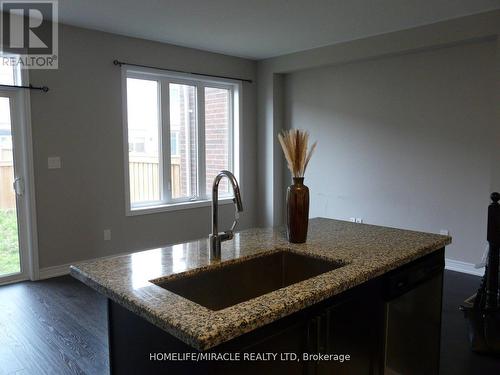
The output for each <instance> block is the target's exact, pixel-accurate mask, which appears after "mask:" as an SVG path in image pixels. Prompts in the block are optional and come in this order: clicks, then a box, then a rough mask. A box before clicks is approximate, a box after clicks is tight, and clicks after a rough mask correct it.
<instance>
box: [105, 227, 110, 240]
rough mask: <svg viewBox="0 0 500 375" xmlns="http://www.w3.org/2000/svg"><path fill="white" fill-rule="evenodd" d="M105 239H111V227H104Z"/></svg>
mask: <svg viewBox="0 0 500 375" xmlns="http://www.w3.org/2000/svg"><path fill="white" fill-rule="evenodd" d="M104 241H111V229H104Z"/></svg>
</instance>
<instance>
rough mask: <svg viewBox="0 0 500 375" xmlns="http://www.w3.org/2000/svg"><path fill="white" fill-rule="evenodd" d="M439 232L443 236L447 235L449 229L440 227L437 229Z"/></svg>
mask: <svg viewBox="0 0 500 375" xmlns="http://www.w3.org/2000/svg"><path fill="white" fill-rule="evenodd" d="M439 234H442V235H443V236H449V235H450V231H449V230H448V229H441V230H440V231H439Z"/></svg>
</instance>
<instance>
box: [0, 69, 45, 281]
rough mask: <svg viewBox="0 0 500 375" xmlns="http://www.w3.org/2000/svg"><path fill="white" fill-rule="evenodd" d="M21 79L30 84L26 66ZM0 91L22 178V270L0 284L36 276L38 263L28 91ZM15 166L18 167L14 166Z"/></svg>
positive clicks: (17, 174)
mask: <svg viewBox="0 0 500 375" xmlns="http://www.w3.org/2000/svg"><path fill="white" fill-rule="evenodd" d="M20 81H21V82H20V83H19V82H16V84H17V85H19V84H21V85H26V86H27V85H29V83H28V82H29V75H28V71H27V70H26V69H21V72H20ZM0 92H1V93H2V94H7V96H9V97H10V98H11V123H12V124H14V122H17V125H18V126H17V127H16V129H15V130H14V126H12V131H13V132H14V131H16V132H17V133H16V136H15V139H14V137H13V145H14V147H13V152H14V154H15V155H14V160H15V163H16V165H17V166H18V167H17V168H14V173H15V178H17V177H21V178H22V179H23V185H24V193H23V195H22V196H21V197H18V196H17V195H16V206H17V212H18V232H19V256H20V263H21V264H20V266H21V272H20V273H16V274H13V275H8V276H5V277H0V285H3V284H9V283H13V282H18V281H23V280H28V279H30V280H38V279H39V263H38V233H37V222H36V204H35V174H34V167H33V164H34V163H33V138H32V129H31V105H30V91H29V90H26V89H20V88H15V87H3V88H1V89H0ZM16 169H17V170H16Z"/></svg>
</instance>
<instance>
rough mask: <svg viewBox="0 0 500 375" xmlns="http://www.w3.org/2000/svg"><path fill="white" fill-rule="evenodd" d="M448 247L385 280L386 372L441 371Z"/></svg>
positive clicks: (395, 374)
mask: <svg viewBox="0 0 500 375" xmlns="http://www.w3.org/2000/svg"><path fill="white" fill-rule="evenodd" d="M443 270H444V250H440V251H437V252H434V253H432V254H430V255H427V256H425V257H423V258H422V259H421V260H420V261H418V262H417V263H414V264H411V265H410V266H408V267H406V268H403V269H400V270H397V271H395V272H394V273H393V274H390V275H388V277H387V279H386V280H385V282H386V284H385V288H384V290H385V295H386V298H385V303H384V307H385V311H384V313H385V316H384V320H385V327H384V330H385V332H384V333H385V337H384V361H383V373H384V374H385V375H399V374H401V375H402V374H404V375H413V374H415V375H417V374H418V375H422V374H426V375H432V374H436V375H437V374H438V373H439V356H440V341H441V309H442V306H441V304H442V289H443Z"/></svg>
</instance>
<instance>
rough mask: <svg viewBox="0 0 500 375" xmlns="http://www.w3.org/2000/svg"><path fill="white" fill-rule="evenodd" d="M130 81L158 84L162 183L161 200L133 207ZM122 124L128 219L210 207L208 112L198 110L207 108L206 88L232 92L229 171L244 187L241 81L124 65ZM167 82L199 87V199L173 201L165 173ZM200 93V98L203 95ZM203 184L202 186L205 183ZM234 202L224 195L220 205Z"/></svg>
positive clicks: (167, 162)
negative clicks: (149, 81)
mask: <svg viewBox="0 0 500 375" xmlns="http://www.w3.org/2000/svg"><path fill="white" fill-rule="evenodd" d="M127 78H136V79H145V80H153V81H157V82H158V83H159V85H158V100H159V103H158V116H159V122H158V123H159V126H160V129H159V133H160V134H159V152H160V165H159V174H160V176H159V178H160V180H161V181H162V185H161V186H160V193H161V196H160V200H159V201H150V202H141V203H139V204H134V205H132V203H131V201H130V172H129V152H128V115H127ZM121 81H122V124H123V153H124V155H123V156H124V177H125V214H126V216H136V215H142V214H151V213H157V212H165V211H175V210H184V209H191V208H197V207H206V206H210V205H211V199H209V196H208V194H207V193H208V192H206V191H205V190H206V181H205V173H206V164H205V155H206V154H205V134H204V131H200V129H203V126H201V124H204V120H205V119H204V115H205V109H204V108H203V110H199V108H201V105H204V96H205V87H213V88H221V89H227V90H230V95H229V118H230V121H231V123H232V126H230V127H229V135H228V139H229V147H228V148H229V150H228V151H229V169H230V170H232V171H233V173H234V175H235V176H236V178H237V179H238V180H239V181H240V185H242V184H241V165H240V160H241V159H240V143H241V139H240V134H241V131H240V127H241V123H242V115H241V114H242V83H241V82H240V81H236V80H231V79H223V78H220V79H219V78H218V79H214V78H213V77H206V76H198V75H196V76H195V75H190V74H187V73H177V72H170V71H164V70H158V69H154V68H138V67H131V66H125V65H124V66H122V68H121ZM165 83H167V84H165ZM168 83H177V84H184V85H190V86H194V87H195V88H196V93H197V95H196V98H197V99H196V107H197V108H196V114H197V121H196V133H197V145H198V155H197V156H198V159H197V166H198V173H197V179H198V181H197V186H198V197H199V199H196V200H192V199H191V198H189V197H186V198H179V199H172V198H171V188H170V182H171V181H170V173H164V171H166V170H169V166H170V161H171V150H170V113H169V106H168V105H162V104H163V103H168V102H169V89H168ZM200 94H201V95H200ZM202 182H203V183H202ZM230 203H233V201H232V196H231V197H228V196H221V197H220V198H219V204H230Z"/></svg>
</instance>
